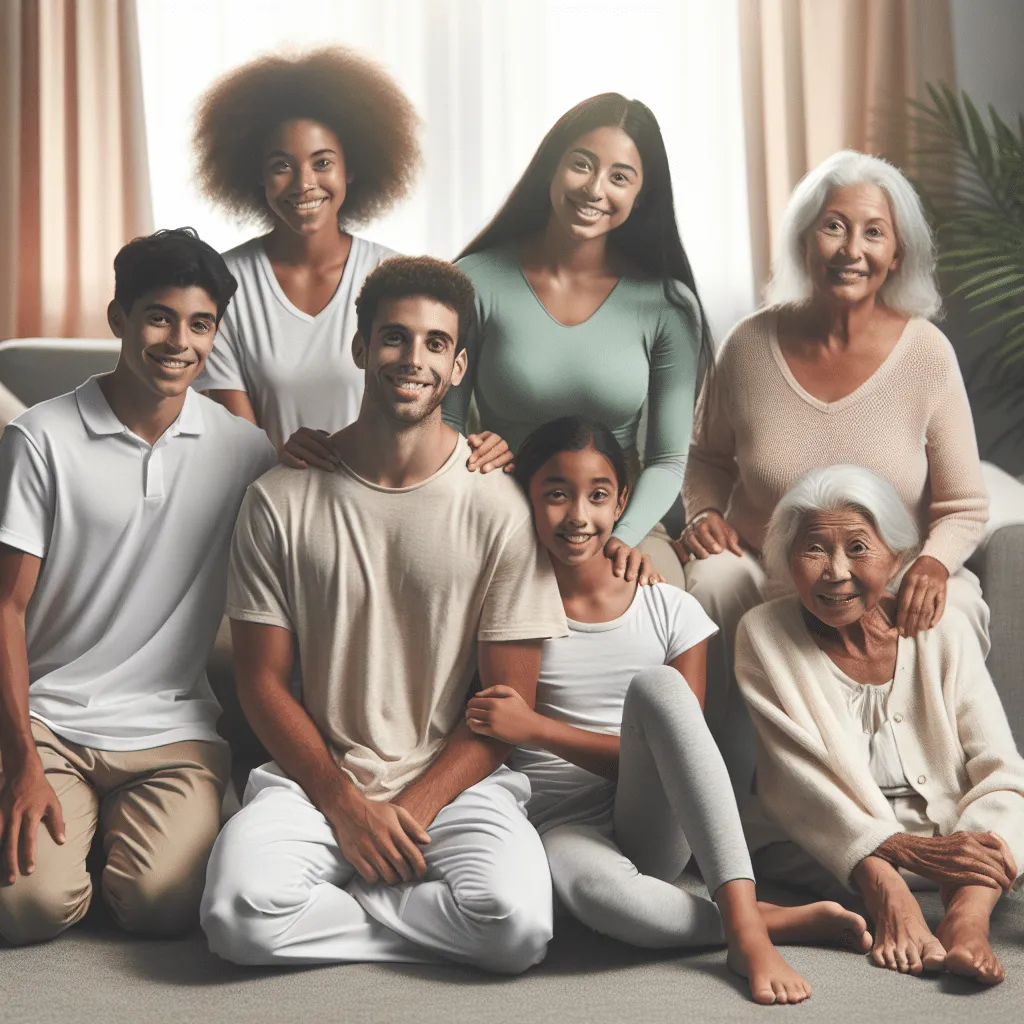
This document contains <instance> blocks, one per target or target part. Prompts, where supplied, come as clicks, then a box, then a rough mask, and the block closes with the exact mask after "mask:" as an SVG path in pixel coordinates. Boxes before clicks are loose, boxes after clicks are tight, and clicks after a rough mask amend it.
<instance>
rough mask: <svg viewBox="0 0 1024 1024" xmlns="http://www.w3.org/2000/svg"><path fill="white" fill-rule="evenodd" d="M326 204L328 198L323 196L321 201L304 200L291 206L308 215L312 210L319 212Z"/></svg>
mask: <svg viewBox="0 0 1024 1024" xmlns="http://www.w3.org/2000/svg"><path fill="white" fill-rule="evenodd" d="M326 202H327V197H326V196H323V197H321V198H320V199H303V200H301V201H300V202H293V203H292V204H291V205H292V206H293V207H294V208H295V209H296V210H300V211H301V212H302V213H308V212H309V211H310V210H319V209H320V207H321V206H323V204H324V203H326Z"/></svg>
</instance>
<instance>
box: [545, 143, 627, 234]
mask: <svg viewBox="0 0 1024 1024" xmlns="http://www.w3.org/2000/svg"><path fill="white" fill-rule="evenodd" d="M643 181H644V169H643V164H642V163H641V160H640V154H639V152H638V151H637V148H636V144H635V143H634V142H633V140H632V139H631V138H630V137H629V136H628V135H627V134H626V133H625V132H624V131H623V130H622V129H621V128H595V129H594V130H593V131H592V132H587V134H586V135H583V136H581V137H580V138H578V139H577V140H576V141H575V142H574V143H573V145H572V146H570V147H569V149H568V150H566V152H565V153H564V154H563V156H562V159H561V160H560V161H559V162H558V167H556V168H555V173H554V176H553V177H552V179H551V188H550V197H551V215H552V217H553V218H554V219H555V221H556V222H557V223H558V224H559V225H560V226H561V227H562V228H563V229H564V230H565V231H566V232H567V233H568V234H569V235H571V236H572V237H574V238H577V239H589V238H598V237H600V236H601V235H606V234H607V233H608V232H609V231H612V230H614V229H615V228H617V227H619V225H620V224H624V223H625V221H626V219H627V218H628V217H629V215H630V213H631V212H632V210H633V204H634V203H635V202H636V200H637V197H638V196H639V194H640V189H641V187H642V186H643Z"/></svg>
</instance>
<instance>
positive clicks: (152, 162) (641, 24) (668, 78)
mask: <svg viewBox="0 0 1024 1024" xmlns="http://www.w3.org/2000/svg"><path fill="white" fill-rule="evenodd" d="M738 2H739V0H716V2H715V3H713V4H710V3H707V2H706V0H635V2H632V3H625V2H621V0H620V2H612V0H576V2H552V0H374V2H372V3H368V2H367V0H261V2H260V3H252V2H251V0H164V2H160V3H143V4H140V5H139V22H140V43H141V51H142V69H143V88H144V96H145V105H146V124H147V132H148V143H149V166H150V175H151V179H152V188H153V207H154V216H155V220H156V223H157V225H158V226H162V227H173V226H177V225H182V224H191V225H193V226H194V227H195V228H197V230H199V232H200V233H201V234H202V235H203V237H204V238H206V239H208V240H209V241H210V242H211V243H212V244H214V245H216V246H218V247H219V248H221V249H225V248H228V247H230V246H231V245H234V244H236V243H237V242H239V241H241V240H242V239H244V238H245V237H247V236H248V235H249V234H251V233H252V231H253V228H252V226H251V225H239V224H235V223H233V222H231V221H229V220H227V219H226V218H225V217H224V216H222V215H221V214H220V212H219V211H217V210H214V209H212V208H211V207H210V206H209V205H207V204H206V203H204V202H203V201H202V200H201V199H200V198H199V197H198V195H197V193H196V191H195V188H194V184H193V175H192V157H191V152H190V146H189V139H190V135H191V119H192V113H193V109H194V106H195V101H196V99H197V98H198V96H199V95H200V94H201V93H202V92H203V91H204V90H205V88H206V87H207V86H208V85H209V84H210V82H211V81H212V80H213V79H215V78H216V77H218V76H219V75H220V74H222V73H223V72H224V71H226V70H227V69H229V68H231V67H234V66H235V65H237V64H240V63H242V62H244V61H246V60H248V59H250V58H251V57H254V56H256V55H257V54H260V53H264V52H267V51H268V50H274V49H279V48H282V47H284V48H288V47H291V48H305V47H308V46H311V45H323V44H325V43H344V44H346V45H350V46H355V47H357V48H359V49H361V50H363V51H364V52H366V53H367V54H369V55H371V56H373V57H374V58H376V59H377V60H378V61H380V62H381V63H382V64H383V65H384V66H385V67H387V68H388V69H389V70H390V72H391V73H392V74H393V75H394V76H395V78H396V79H397V80H398V82H399V83H400V84H401V85H402V87H403V88H404V89H405V91H406V93H407V94H408V95H409V97H410V98H411V99H412V101H413V102H414V104H415V105H416V108H417V110H418V111H419V113H420V115H421V117H422V119H423V122H424V134H423V150H424V156H425V167H424V171H423V175H422V177H421V179H420V182H419V185H418V187H417V188H416V191H415V193H414V195H413V196H412V197H411V198H410V199H408V200H407V201H406V202H405V203H403V204H402V205H401V206H400V207H399V208H398V209H397V210H395V211H393V212H392V213H391V214H390V215H389V216H388V217H386V218H384V219H382V220H380V221H378V222H377V223H374V224H372V225H370V226H369V227H367V228H366V229H364V231H365V233H366V234H367V235H369V236H370V237H372V238H375V239H377V240H379V241H381V242H383V243H385V244H387V245H391V246H393V247H394V248H395V249H397V250H399V251H402V252H410V253H420V252H429V253H433V254H434V255H438V256H443V257H451V256H454V255H455V253H457V252H458V250H459V249H460V248H461V247H462V246H463V245H464V244H465V243H466V242H467V241H468V240H469V239H470V238H471V237H472V236H473V234H474V233H475V232H476V231H477V230H479V228H480V227H482V226H483V224H484V223H486V221H487V220H488V219H489V217H490V216H491V214H493V212H494V211H495V210H496V209H497V207H498V205H499V204H500V202H501V201H502V199H503V198H504V196H505V195H506V194H507V193H508V190H509V188H510V187H511V186H512V185H513V184H514V182H515V181H516V179H517V178H518V176H519V175H520V173H521V172H522V170H523V169H524V167H525V166H526V163H527V161H528V160H529V158H530V156H531V155H532V153H533V151H534V149H535V148H536V146H537V144H538V142H539V141H540V139H541V137H542V136H543V134H544V132H546V131H547V129H548V128H549V127H550V126H551V124H552V123H553V122H554V120H555V119H556V118H557V117H558V116H559V115H560V114H561V113H562V112H564V111H565V110H566V109H568V108H569V107H570V106H572V105H573V104H574V103H576V102H578V101H579V100H581V99H583V98H585V97H587V96H590V95H593V94H594V93H598V92H606V91H610V90H614V91H618V92H622V93H625V94H626V95H627V96H635V97H637V98H638V99H642V100H643V101H644V102H645V103H647V104H648V105H649V106H650V107H651V108H652V109H653V110H654V112H655V114H656V115H657V117H658V120H659V122H660V123H661V126H662V131H663V132H664V135H665V140H666V144H667V146H668V152H669V159H670V161H671V165H672V174H673V182H674V186H675V196H676V209H677V213H678V218H679V223H680V227H681V229H682V232H683V241H684V243H685V245H686V248H687V251H688V253H689V255H690V259H691V262H692V264H693V266H694V270H695V273H696V275H697V279H698V283H699V286H700V288H701V292H702V295H703V298H704V300H705V304H706V306H707V308H708V311H709V315H710V318H711V321H712V325H713V327H714V328H715V332H716V335H717V336H719V337H721V335H722V334H723V333H724V332H725V331H726V330H727V329H728V328H729V327H730V326H731V325H732V323H733V322H734V321H735V320H736V319H738V318H739V317H740V316H743V315H744V314H746V313H747V312H749V311H750V310H751V309H752V308H753V305H754V293H753V274H752V269H751V248H750V232H749V223H750V222H749V217H748V210H747V183H746V159H745V152H744V142H743V117H742V99H741V96H742V94H741V84H740V66H739V60H740V56H739V43H738V39H739V34H738V11H737V4H738Z"/></svg>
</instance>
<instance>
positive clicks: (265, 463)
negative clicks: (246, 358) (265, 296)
mask: <svg viewBox="0 0 1024 1024" xmlns="http://www.w3.org/2000/svg"><path fill="white" fill-rule="evenodd" d="M275 461H276V454H275V452H274V450H273V448H272V446H271V445H270V444H269V442H268V441H267V438H266V435H265V434H264V433H263V431H261V430H259V429H258V428H257V427H254V426H253V425H252V424H251V423H248V422H246V421H245V420H243V419H240V418H239V417H237V416H232V415H231V413H229V412H228V411H227V410H226V409H224V408H223V407H222V406H219V405H217V403H216V402H211V401H210V400H209V399H207V398H203V397H202V396H201V395H197V394H195V393H194V392H193V391H191V390H190V391H189V392H188V393H187V395H186V397H185V404H184V406H183V407H182V410H181V414H180V415H179V416H178V418H177V420H175V422H174V423H173V424H172V425H171V426H170V427H169V428H168V429H167V430H166V431H165V433H164V435H163V436H162V437H161V438H160V439H159V440H158V441H157V442H156V444H155V445H153V446H152V447H150V445H149V444H147V443H146V442H145V441H143V440H142V439H141V438H140V437H137V436H136V435H135V434H133V433H132V432H131V431H130V430H129V429H128V428H127V427H126V426H125V425H124V424H123V423H122V422H121V421H120V420H119V419H118V418H117V417H116V416H115V415H114V413H113V411H112V410H111V408H110V406H109V405H108V404H107V401H106V399H105V398H104V396H103V392H102V391H101V390H100V387H99V384H98V383H97V378H96V377H91V378H90V379H89V380H88V381H86V382H85V383H84V384H83V385H81V387H79V388H78V389H77V390H75V391H74V392H72V393H70V394H67V395H61V396H60V397H59V398H54V399H51V400H50V401H48V402H42V403H40V404H39V405H36V406H34V407H33V408H31V409H29V410H28V411H27V412H24V413H22V415H21V416H19V417H18V418H17V419H16V420H14V421H13V422H12V423H11V424H10V425H9V426H8V427H7V429H6V430H5V431H4V433H3V438H2V439H0V543H3V544H7V545H9V546H10V547H12V548H17V549H18V550H19V551H24V552H27V553H28V554H30V555H35V556H36V557H37V558H41V559H42V565H41V566H40V570H39V579H38V582H37V584H36V588H35V592H34V593H33V595H32V598H31V600H30V601H29V605H28V609H27V611H26V616H25V634H26V641H27V647H28V665H29V710H30V713H31V714H32V716H33V717H34V718H38V719H39V720H40V721H42V722H44V723H45V724H46V725H48V726H49V727H50V728H51V729H52V730H53V731H54V732H55V733H57V735H59V736H62V737H63V738H64V739H66V740H70V741H71V742H73V743H80V744H83V745H84V746H87V747H93V748H96V749H99V750H145V749H150V748H152V747H158V746H163V745H164V744H167V743H177V742H180V741H183V740H216V739H217V738H218V737H217V733H216V730H215V729H214V725H215V723H216V721H217V717H218V715H219V714H220V708H219V707H218V705H217V702H216V700H215V699H214V697H213V693H212V692H211V690H210V687H209V684H208V682H207V679H206V659H207V656H208V654H209V652H210V648H211V647H212V645H213V640H214V637H215V636H216V633H217V627H218V625H219V623H220V620H221V615H222V613H223V608H224V601H225V590H226V581H227V560H228V549H229V544H230V540H231V529H232V527H233V525H234V522H235V517H236V515H237V512H238V507H239V505H240V504H241V501H242V498H243V496H244V494H245V489H246V487H247V486H248V485H249V484H250V483H251V482H252V481H253V480H254V479H255V478H256V477H258V476H259V475H260V474H261V473H263V472H264V471H265V470H267V469H268V468H270V466H272V465H273V464H274V462H275Z"/></svg>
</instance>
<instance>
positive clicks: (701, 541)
mask: <svg viewBox="0 0 1024 1024" xmlns="http://www.w3.org/2000/svg"><path fill="white" fill-rule="evenodd" d="M672 547H673V548H675V552H676V554H677V555H678V556H679V561H681V562H683V563H684V564H685V563H686V562H688V561H689V560H690V556H691V555H692V556H693V557H694V558H710V557H711V556H712V555H717V554H720V553H721V552H723V551H731V552H732V553H733V554H734V555H738V556H742V555H743V550H742V549H741V548H740V535H739V534H738V533H737V532H736V531H735V530H734V529H733V528H732V527H731V526H730V525H729V524H728V523H727V522H726V521H725V516H723V515H722V513H721V512H719V511H718V509H714V508H709V509H705V510H704V511H703V512H699V513H698V514H697V515H695V516H694V517H693V518H692V519H691V520H690V521H689V522H688V523H687V524H686V529H685V530H683V533H682V536H681V537H680V538H679V540H677V541H673V542H672Z"/></svg>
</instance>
